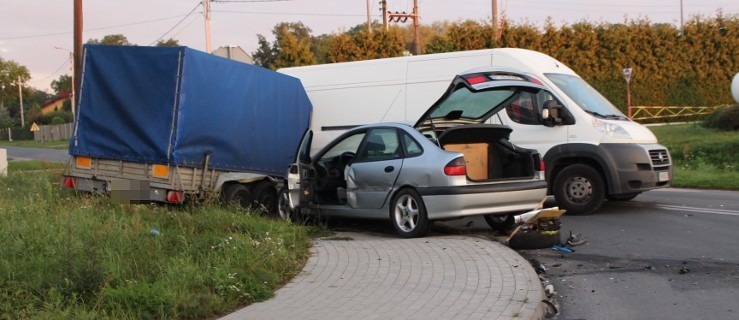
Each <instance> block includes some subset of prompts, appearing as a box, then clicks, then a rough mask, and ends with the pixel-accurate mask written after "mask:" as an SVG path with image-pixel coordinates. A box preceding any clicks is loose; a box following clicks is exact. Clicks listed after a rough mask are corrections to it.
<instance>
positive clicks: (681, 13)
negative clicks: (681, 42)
mask: <svg viewBox="0 0 739 320" xmlns="http://www.w3.org/2000/svg"><path fill="white" fill-rule="evenodd" d="M684 27H685V25H683V0H680V35H683V32H684V31H683V28H684Z"/></svg>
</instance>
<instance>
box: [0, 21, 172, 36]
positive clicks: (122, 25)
mask: <svg viewBox="0 0 739 320" xmlns="http://www.w3.org/2000/svg"><path fill="white" fill-rule="evenodd" d="M179 17H182V15H177V16H169V17H163V18H157V19H151V20H144V21H138V22H131V23H126V24H119V25H114V26H106V27H99V28H91V29H85V31H98V30H105V29H113V28H119V27H128V26H133V25H139V24H146V23H153V22H159V21H164V20H170V19H175V18H179ZM70 33H72V31H66V32H54V33H43V34H33V35H23V36H11V37H5V38H0V40H21V39H22V40H25V39H33V38H42V37H50V36H59V35H64V34H70Z"/></svg>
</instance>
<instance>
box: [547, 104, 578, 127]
mask: <svg viewBox="0 0 739 320" xmlns="http://www.w3.org/2000/svg"><path fill="white" fill-rule="evenodd" d="M541 118H542V119H543V120H544V125H545V126H547V127H555V126H566V125H572V124H575V118H574V117H573V116H572V114H571V113H570V111H569V110H567V108H565V107H564V106H562V105H560V104H556V103H549V104H548V105H547V106H546V107H544V109H542V111H541Z"/></svg>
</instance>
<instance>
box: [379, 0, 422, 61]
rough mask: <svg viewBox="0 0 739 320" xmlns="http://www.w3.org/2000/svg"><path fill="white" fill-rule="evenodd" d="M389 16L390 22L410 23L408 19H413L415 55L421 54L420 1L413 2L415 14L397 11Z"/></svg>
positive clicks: (414, 0)
mask: <svg viewBox="0 0 739 320" xmlns="http://www.w3.org/2000/svg"><path fill="white" fill-rule="evenodd" d="M387 16H388V20H389V21H390V22H406V21H408V19H413V29H414V30H413V31H414V32H413V44H414V51H415V52H414V54H416V55H419V54H421V43H420V41H419V36H418V19H420V18H421V17H420V16H419V15H418V0H413V13H411V14H408V13H405V12H402V13H401V12H397V11H396V12H394V13H388V14H387ZM393 20H394V21H393Z"/></svg>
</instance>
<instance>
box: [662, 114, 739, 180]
mask: <svg viewBox="0 0 739 320" xmlns="http://www.w3.org/2000/svg"><path fill="white" fill-rule="evenodd" d="M650 129H651V130H652V132H654V134H655V135H656V136H657V138H658V139H659V142H660V143H661V144H662V145H664V146H666V147H667V148H668V149H669V150H670V155H671V156H672V160H673V164H674V166H673V169H674V171H675V178H674V183H673V185H675V186H680V187H694V188H714V189H731V190H739V180H738V178H739V158H737V157H736V150H739V132H737V131H731V132H726V131H719V130H716V129H711V128H705V127H702V126H699V125H697V124H685V125H665V126H653V127H650ZM732 179H733V180H732Z"/></svg>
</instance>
